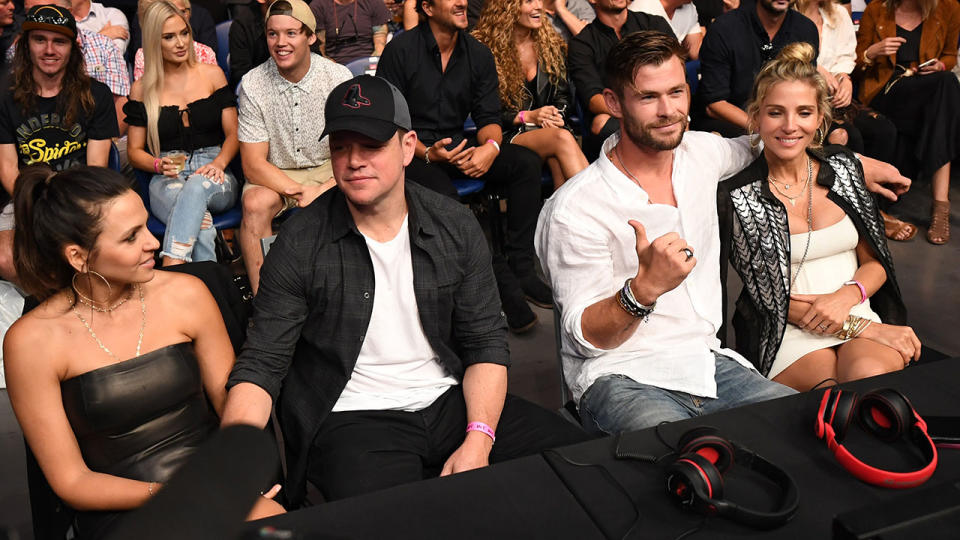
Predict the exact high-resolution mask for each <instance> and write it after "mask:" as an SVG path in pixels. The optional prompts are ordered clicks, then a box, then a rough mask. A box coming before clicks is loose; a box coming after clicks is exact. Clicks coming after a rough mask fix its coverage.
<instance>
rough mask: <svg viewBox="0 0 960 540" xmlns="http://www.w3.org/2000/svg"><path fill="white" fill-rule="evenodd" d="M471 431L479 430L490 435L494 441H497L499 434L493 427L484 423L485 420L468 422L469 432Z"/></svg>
mask: <svg viewBox="0 0 960 540" xmlns="http://www.w3.org/2000/svg"><path fill="white" fill-rule="evenodd" d="M471 431H479V432H480V433H483V434H484V435H486V436H487V437H490V439H491V440H493V442H497V434H496V433H494V431H493V428H491V427H490V426H488V425H486V424H484V423H483V422H470V423H469V424H467V433H470V432H471Z"/></svg>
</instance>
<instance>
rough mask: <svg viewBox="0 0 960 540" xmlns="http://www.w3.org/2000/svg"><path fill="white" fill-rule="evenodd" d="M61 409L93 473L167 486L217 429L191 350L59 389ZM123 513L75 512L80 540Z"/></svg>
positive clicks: (170, 351)
mask: <svg viewBox="0 0 960 540" xmlns="http://www.w3.org/2000/svg"><path fill="white" fill-rule="evenodd" d="M60 391H61V393H62V395H63V408H64V410H65V411H66V413H67V418H68V419H69V420H70V426H71V427H72V428H73V433H74V435H76V438H77V442H78V443H79V445H80V451H81V453H82V454H83V460H84V462H85V463H86V464H87V467H89V468H90V470H93V471H96V472H100V473H105V474H111V475H115V476H122V477H124V478H132V479H134V480H141V481H144V482H166V481H167V480H168V479H169V478H170V476H171V475H172V474H173V473H174V471H176V470H177V468H179V467H180V466H181V465H182V464H183V463H184V461H185V460H186V459H187V458H188V457H189V456H190V455H191V454H192V453H193V452H194V451H195V450H196V448H197V447H198V446H200V445H201V444H202V443H203V442H204V441H205V440H206V439H207V438H208V437H209V436H210V435H211V434H212V433H213V432H214V431H215V430H216V429H217V428H218V425H219V419H218V418H217V415H216V414H215V412H214V411H213V409H212V408H211V406H210V404H209V402H208V401H207V398H206V394H204V391H203V384H202V382H201V380H200V367H199V365H198V364H197V357H196V355H195V353H194V351H193V344H192V343H189V342H186V343H178V344H176V345H169V346H167V347H163V348H161V349H157V350H155V351H152V352H149V353H147V354H144V355H141V356H138V357H136V358H132V359H130V360H125V361H123V362H119V363H116V364H111V365H109V366H104V367H102V368H99V369H95V370H93V371H88V372H87V373H83V374H81V375H78V376H76V377H72V378H70V379H67V380H65V381H62V382H61V383H60ZM122 514H123V513H122V512H78V514H77V523H76V524H77V529H78V531H77V532H78V533H79V537H80V538H83V539H88V538H98V537H101V536H102V535H104V534H105V533H107V532H108V531H109V528H110V527H111V526H112V525H113V524H114V523H115V521H116V519H117V518H118V517H119V516H121V515H122Z"/></svg>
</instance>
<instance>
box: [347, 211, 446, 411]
mask: <svg viewBox="0 0 960 540" xmlns="http://www.w3.org/2000/svg"><path fill="white" fill-rule="evenodd" d="M408 231H409V228H408V225H407V218H406V217H405V218H403V225H402V226H401V227H400V232H398V233H397V236H396V237H394V238H393V239H392V240H389V241H387V242H382V243H381V242H377V241H376V240H373V239H371V238H369V237H367V236H364V239H365V240H366V241H367V249H368V250H369V252H370V260H371V261H372V262H373V276H374V283H376V287H375V289H374V296H373V314H372V315H371V316H370V324H369V325H368V326H367V332H366V335H365V337H364V340H363V345H362V346H361V347H360V356H359V357H358V358H357V364H356V366H354V368H353V373H352V374H351V376H350V380H349V381H347V386H346V388H344V389H343V393H341V394H340V398H339V399H338V400H337V403H336V404H335V405H334V406H333V411H334V412H339V411H359V410H396V411H418V410H420V409H423V408H425V407H427V406H428V405H430V404H431V403H433V402H434V400H436V399H437V398H438V397H440V395H441V394H443V393H444V392H445V391H446V390H447V389H448V388H450V387H451V386H453V385H455V384H457V380H456V379H455V378H453V377H452V376H450V375H448V374H447V373H445V371H444V369H443V367H442V366H441V365H440V363H439V362H438V361H437V354H436V353H435V352H434V350H433V347H431V346H430V343H429V342H428V341H427V336H426V334H424V333H423V325H422V324H421V322H420V312H419V311H418V310H417V299H416V297H415V296H414V293H413V260H412V259H411V257H410V234H409V232H408Z"/></svg>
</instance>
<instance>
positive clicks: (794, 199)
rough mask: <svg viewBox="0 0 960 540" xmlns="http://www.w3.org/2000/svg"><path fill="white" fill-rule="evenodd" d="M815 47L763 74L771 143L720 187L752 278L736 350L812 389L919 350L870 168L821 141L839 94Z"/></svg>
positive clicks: (888, 367) (739, 256)
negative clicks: (868, 177) (816, 61)
mask: <svg viewBox="0 0 960 540" xmlns="http://www.w3.org/2000/svg"><path fill="white" fill-rule="evenodd" d="M813 54H814V51H813V48H812V47H810V46H809V45H808V44H802V43H795V44H791V45H788V46H787V47H785V48H784V50H783V51H782V52H781V53H780V55H779V56H778V57H777V59H776V60H775V61H773V62H771V63H769V64H768V65H766V66H765V67H764V68H763V69H762V70H761V72H760V73H759V74H758V75H757V79H756V81H755V83H754V90H753V99H752V100H751V103H750V105H749V107H748V109H747V114H748V116H749V117H750V127H751V132H752V133H755V135H754V137H755V140H756V141H757V142H759V141H762V142H763V145H764V148H763V153H762V155H761V156H760V157H759V158H757V160H756V161H754V162H753V163H752V164H751V165H749V166H748V167H747V168H746V169H744V170H743V171H741V172H740V173H738V174H737V175H735V176H734V177H733V178H731V179H730V180H727V181H726V182H723V183H721V186H720V192H719V201H720V208H719V214H720V221H721V239H722V240H723V241H724V242H725V249H724V253H725V254H727V255H728V257H729V259H730V261H731V263H732V265H733V267H734V269H735V270H736V271H737V272H738V274H740V277H741V279H742V281H743V282H744V289H743V293H742V294H741V297H740V299H739V301H738V302H737V314H736V315H735V317H734V326H735V329H736V334H737V343H736V345H737V349H738V350H739V351H740V352H741V353H743V354H744V355H745V356H746V357H747V358H749V359H751V360H752V361H753V362H754V363H755V364H756V365H757V368H758V369H759V370H760V372H761V373H763V374H764V375H766V376H767V377H769V378H771V379H773V380H774V381H777V382H779V383H782V384H785V385H788V386H791V387H793V388H795V389H797V390H801V391H805V390H809V389H810V388H812V387H814V386H817V385H818V384H821V383H823V382H824V381H827V382H846V381H849V380H854V379H860V378H863V377H868V376H872V375H878V374H881V373H886V372H889V371H894V370H897V369H901V368H903V367H904V366H905V365H907V364H908V363H909V362H911V361H914V360H916V359H918V358H919V355H920V341H919V340H918V339H917V337H916V335H915V334H914V332H913V330H912V329H911V328H910V327H908V326H904V323H905V320H906V309H905V308H904V305H903V301H902V298H901V296H900V291H899V287H898V286H897V283H896V279H895V275H894V269H893V260H892V257H891V255H890V252H889V250H888V249H887V245H886V239H885V237H884V231H883V222H882V220H881V218H880V216H879V213H878V210H877V207H876V203H875V201H874V199H873V198H872V196H871V195H870V194H869V193H868V192H867V190H866V186H865V184H864V181H863V171H862V169H861V168H860V166H859V164H858V161H857V159H856V158H855V156H854V155H853V154H852V153H851V152H850V151H849V150H847V149H846V148H843V147H840V146H831V147H827V148H822V147H821V146H820V144H821V143H822V141H823V133H824V130H825V129H826V126H829V124H830V103H829V102H830V97H829V92H828V86H827V83H826V82H825V81H824V79H823V77H822V76H821V75H820V74H818V73H817V69H816V67H814V66H813V65H812V64H811V60H812V59H813Z"/></svg>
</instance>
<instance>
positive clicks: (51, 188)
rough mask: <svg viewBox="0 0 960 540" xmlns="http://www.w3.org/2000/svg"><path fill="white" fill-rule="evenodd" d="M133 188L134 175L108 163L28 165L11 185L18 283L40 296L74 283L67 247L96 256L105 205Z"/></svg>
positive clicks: (41, 297) (73, 271) (14, 254)
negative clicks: (130, 177) (57, 168)
mask: <svg viewBox="0 0 960 540" xmlns="http://www.w3.org/2000/svg"><path fill="white" fill-rule="evenodd" d="M131 189H132V187H131V185H130V180H128V179H127V178H126V177H125V176H123V175H122V174H120V173H118V172H115V171H113V170H111V169H107V168H104V167H78V168H75V169H70V170H67V171H61V172H54V171H53V170H51V169H50V167H49V166H47V165H46V164H41V165H33V166H31V167H25V168H24V169H23V170H22V171H21V172H20V176H18V177H17V181H16V183H15V184H14V188H13V204H14V216H15V219H16V222H17V227H16V229H15V230H14V233H13V259H14V266H15V267H16V269H17V279H18V280H19V281H20V285H21V286H22V287H23V288H24V289H25V290H26V291H27V292H28V293H30V294H32V295H34V296H36V297H37V298H39V299H40V300H44V299H46V298H49V297H50V296H52V295H53V294H55V293H56V292H57V291H60V290H62V289H68V288H69V287H70V284H71V281H72V279H73V275H74V274H75V273H76V271H75V270H74V269H73V267H72V266H70V263H68V262H67V260H66V258H65V257H64V255H63V248H64V247H65V246H68V245H70V244H77V245H78V246H80V247H82V248H84V249H86V250H87V251H88V252H90V253H91V257H93V256H94V255H93V254H94V252H95V249H94V248H95V246H96V243H97V238H98V237H99V236H100V232H101V230H102V229H103V223H102V219H101V218H102V215H103V212H102V211H103V207H104V205H106V204H107V203H108V202H110V201H112V200H113V199H116V198H117V197H119V196H121V195H123V194H125V193H126V192H128V191H130V190H131Z"/></svg>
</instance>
